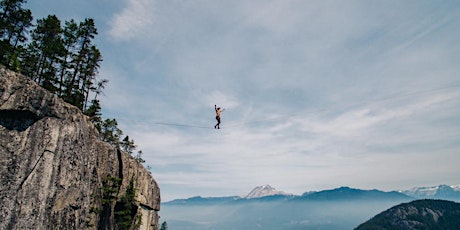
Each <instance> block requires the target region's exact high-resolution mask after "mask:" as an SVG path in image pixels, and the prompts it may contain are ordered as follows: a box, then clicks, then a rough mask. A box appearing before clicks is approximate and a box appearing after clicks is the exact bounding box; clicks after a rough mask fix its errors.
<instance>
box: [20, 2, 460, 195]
mask: <svg viewBox="0 0 460 230" xmlns="http://www.w3.org/2000/svg"><path fill="white" fill-rule="evenodd" d="M25 7H26V8H29V9H31V10H32V13H33V15H34V18H35V19H37V18H43V17H45V16H47V15H48V14H56V15H57V16H58V18H60V19H61V20H62V21H64V20H68V19H75V20H77V21H81V20H83V19H84V18H94V19H95V22H96V27H97V28H98V31H99V35H98V36H97V37H96V40H95V43H96V44H97V46H98V47H99V49H100V50H101V52H102V55H103V58H104V61H103V62H102V65H101V68H100V73H99V77H100V78H101V79H102V78H105V79H108V80H109V81H110V82H109V84H108V86H107V88H106V89H105V95H104V96H103V97H101V100H102V104H103V115H104V117H106V118H116V119H117V120H118V121H119V126H120V128H121V129H122V130H123V131H124V132H125V134H128V135H129V136H130V137H132V138H133V139H134V141H135V143H136V144H137V145H138V146H139V149H141V150H142V151H143V152H144V158H145V160H146V164H147V165H149V166H151V168H152V170H151V171H152V174H153V176H154V178H155V179H156V180H157V182H158V183H159V185H160V188H161V195H162V199H163V201H168V200H171V199H176V198H187V197H191V196H196V195H201V196H227V195H244V194H246V193H248V192H249V191H250V190H251V189H252V188H253V187H255V186H258V185H264V184H270V185H272V186H273V187H275V188H277V189H280V190H283V191H286V192H290V193H294V194H301V193H303V192H305V191H312V190H321V189H331V188H335V187H339V186H351V187H357V188H362V189H374V188H375V189H381V190H387V191H388V190H398V189H406V188H410V187H413V186H431V185H438V184H460V170H459V169H458V165H460V65H459V63H460V30H459V28H460V2H458V1H453V0H452V1H449V0H448V1H419V0H413V1H411V0H407V1H399V0H398V1H383V0H382V1H300V0H277V1H274V0H252V1H240V0H222V1H214V0H197V1H190V0H168V1H165V0H117V1H113V0H98V1H90V0H66V1H62V0H40V1H32V0H30V1H29V3H27V4H26V5H25ZM214 104H217V105H218V106H221V107H223V108H225V109H226V110H225V111H224V112H223V113H222V124H221V127H222V129H221V130H214V129H213V128H212V127H213V126H214V124H215V122H216V121H215V118H214V116H215V114H214V108H213V107H214ZM165 124H170V125H165ZM184 125H185V126H184Z"/></svg>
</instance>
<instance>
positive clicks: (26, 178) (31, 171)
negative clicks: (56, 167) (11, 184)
mask: <svg viewBox="0 0 460 230" xmlns="http://www.w3.org/2000/svg"><path fill="white" fill-rule="evenodd" d="M47 152H48V153H52V154H54V152H53V151H50V150H47V149H45V151H43V152H42V154H41V155H40V157H39V158H38V160H37V161H36V162H35V164H34V167H32V170H30V172H29V174H28V175H27V176H26V177H25V178H24V180H23V181H22V182H21V184H20V185H19V187H18V190H20V189H22V187H23V186H24V183H26V181H27V180H28V179H29V177H30V175H32V173H33V172H34V171H35V168H36V167H37V165H38V163H40V161H41V159H42V158H43V156H44V155H45V153H47Z"/></svg>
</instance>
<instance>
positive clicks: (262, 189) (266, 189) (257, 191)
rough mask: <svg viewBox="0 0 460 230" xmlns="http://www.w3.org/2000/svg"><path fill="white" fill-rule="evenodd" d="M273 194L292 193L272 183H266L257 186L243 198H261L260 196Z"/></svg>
mask: <svg viewBox="0 0 460 230" xmlns="http://www.w3.org/2000/svg"><path fill="white" fill-rule="evenodd" d="M273 195H291V194H288V193H285V192H283V191H278V190H276V189H275V188H273V187H272V186H270V185H264V186H257V187H255V188H254V189H253V190H252V191H251V192H250V193H249V194H248V195H246V196H244V197H243V198H246V199H252V198H260V197H265V196H273Z"/></svg>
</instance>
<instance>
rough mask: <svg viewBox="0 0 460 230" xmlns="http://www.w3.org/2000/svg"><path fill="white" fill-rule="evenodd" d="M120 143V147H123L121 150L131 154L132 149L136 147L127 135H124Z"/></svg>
mask: <svg viewBox="0 0 460 230" xmlns="http://www.w3.org/2000/svg"><path fill="white" fill-rule="evenodd" d="M120 145H121V149H123V151H125V152H127V153H129V154H132V153H133V150H135V149H136V147H137V146H136V145H135V144H134V140H132V139H131V140H130V139H129V136H126V137H125V138H124V139H123V140H122V141H121V143H120Z"/></svg>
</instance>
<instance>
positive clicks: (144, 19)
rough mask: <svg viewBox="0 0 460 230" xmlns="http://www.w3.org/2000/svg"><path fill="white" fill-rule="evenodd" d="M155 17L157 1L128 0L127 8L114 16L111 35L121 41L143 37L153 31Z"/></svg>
mask: <svg viewBox="0 0 460 230" xmlns="http://www.w3.org/2000/svg"><path fill="white" fill-rule="evenodd" d="M154 15H155V1H153V0H126V7H125V8H124V9H123V10H122V11H121V12H119V13H118V14H115V15H114V16H113V19H112V22H111V23H110V26H111V28H110V35H111V36H112V37H113V38H115V39H117V40H121V41H127V40H130V39H133V38H137V37H139V36H143V35H144V34H145V32H146V31H148V30H150V29H152V25H153V22H154Z"/></svg>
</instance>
